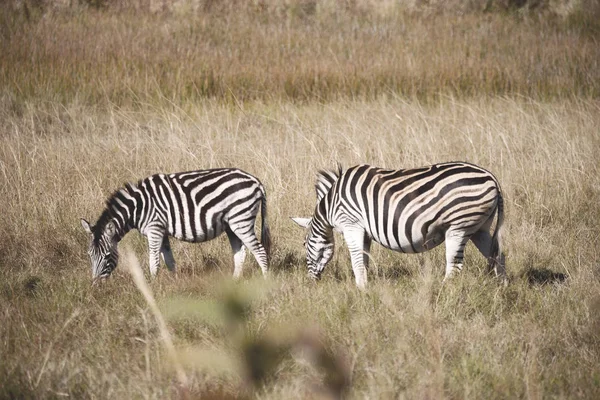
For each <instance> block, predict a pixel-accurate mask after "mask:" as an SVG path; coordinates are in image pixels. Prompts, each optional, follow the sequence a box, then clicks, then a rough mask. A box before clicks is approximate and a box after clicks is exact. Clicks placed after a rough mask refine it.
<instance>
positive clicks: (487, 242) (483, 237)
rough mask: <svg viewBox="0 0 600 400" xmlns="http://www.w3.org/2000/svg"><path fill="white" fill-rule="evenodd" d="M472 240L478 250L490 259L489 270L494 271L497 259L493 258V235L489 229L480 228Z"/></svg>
mask: <svg viewBox="0 0 600 400" xmlns="http://www.w3.org/2000/svg"><path fill="white" fill-rule="evenodd" d="M471 241H472V242H473V244H474V245H475V247H477V250H479V252H480V253H481V254H483V256H484V257H485V259H486V260H488V272H492V270H493V269H494V265H495V264H496V263H495V261H494V260H493V259H492V258H491V256H492V235H490V233H489V232H488V231H484V230H479V231H477V232H475V234H474V235H473V236H471Z"/></svg>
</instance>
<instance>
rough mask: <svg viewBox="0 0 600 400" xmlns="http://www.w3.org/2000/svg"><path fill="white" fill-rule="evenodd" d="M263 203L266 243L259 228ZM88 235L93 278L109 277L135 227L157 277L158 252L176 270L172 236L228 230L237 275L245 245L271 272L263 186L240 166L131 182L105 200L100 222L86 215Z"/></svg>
mask: <svg viewBox="0 0 600 400" xmlns="http://www.w3.org/2000/svg"><path fill="white" fill-rule="evenodd" d="M259 206H260V207H262V236H261V241H262V244H261V243H259V242H258V239H257V237H256V234H255V233H254V224H255V220H256V216H257V214H258V209H259ZM81 224H82V226H83V228H84V229H85V231H86V232H87V233H88V234H89V237H90V244H89V250H88V254H89V256H90V260H91V263H92V278H93V279H94V281H95V280H97V279H99V278H107V277H108V276H110V274H111V273H112V271H113V270H114V269H115V268H116V266H117V261H118V256H119V253H118V250H117V244H118V243H119V241H120V240H121V239H122V238H123V236H125V234H126V233H127V232H128V231H130V230H131V229H138V230H139V231H140V232H141V233H142V234H143V235H144V236H146V238H147V240H148V249H149V256H150V264H149V267H150V273H151V275H152V276H156V273H157V271H158V266H159V264H160V259H159V254H162V257H163V259H164V261H165V263H166V264H167V267H168V269H169V270H171V271H175V260H174V258H173V253H172V252H171V246H170V244H169V236H173V237H175V238H177V239H180V240H184V241H186V242H205V241H208V240H211V239H214V238H216V237H217V236H219V235H220V234H221V233H223V232H225V233H226V234H227V237H228V238H229V243H230V244H231V248H232V250H233V260H234V272H233V276H234V278H239V277H240V276H241V275H242V264H243V262H244V258H245V255H246V247H247V248H248V249H250V251H251V252H252V254H254V257H255V258H256V261H258V264H259V265H260V268H261V269H262V273H263V275H265V274H266V273H267V265H268V257H269V247H270V242H271V240H270V234H269V227H268V225H267V200H266V193H265V189H264V187H263V185H262V184H261V183H260V181H259V180H258V179H257V178H255V177H254V176H252V175H250V174H248V173H246V172H244V171H241V170H239V169H235V168H219V169H208V170H201V171H190V172H180V173H175V174H169V175H165V174H157V175H152V176H149V177H147V178H145V179H143V180H141V181H139V182H138V183H137V184H135V185H134V184H127V185H125V187H124V188H121V189H119V190H117V191H116V192H115V193H114V194H113V195H112V196H110V198H109V199H108V200H107V202H106V208H105V209H104V211H103V212H102V215H100V218H99V219H98V222H97V223H96V225H95V226H90V224H89V222H87V221H86V220H85V219H82V220H81Z"/></svg>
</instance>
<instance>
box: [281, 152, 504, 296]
mask: <svg viewBox="0 0 600 400" xmlns="http://www.w3.org/2000/svg"><path fill="white" fill-rule="evenodd" d="M316 192H317V206H316V208H315V211H314V214H313V216H312V218H292V219H293V220H294V221H295V222H296V223H297V224H298V225H300V226H302V227H305V228H307V236H306V240H305V247H306V260H307V265H308V272H309V275H310V276H311V277H312V278H314V279H318V278H319V277H320V275H321V273H322V272H323V269H324V268H325V265H326V264H327V263H328V262H329V260H330V259H331V257H332V256H333V250H334V243H333V231H334V230H336V231H338V232H341V233H342V234H343V236H344V239H345V241H346V244H347V245H348V249H349V250H350V257H351V261H352V269H353V271H354V276H355V279H356V285H357V286H358V287H359V288H364V287H365V286H366V283H367V274H366V270H367V267H368V263H369V251H370V247H371V242H372V240H374V241H376V242H377V243H379V244H381V245H383V246H384V247H387V248H388V249H392V250H396V251H400V252H403V253H421V252H424V251H427V250H431V249H433V248H434V247H436V246H437V245H439V244H440V243H442V242H444V240H445V241H446V274H445V277H444V280H445V279H447V278H448V277H450V276H451V275H452V274H454V273H456V272H460V270H461V269H462V266H463V252H464V248H465V246H466V244H467V242H468V241H469V239H471V241H473V243H474V244H475V246H476V247H477V248H478V249H479V251H480V252H481V253H482V254H483V255H484V257H486V258H487V259H488V268H489V269H490V270H492V269H493V270H494V272H495V273H496V275H497V276H501V277H502V278H503V279H504V280H505V275H506V274H505V268H504V256H503V254H502V253H501V243H500V236H501V233H502V222H503V219H504V211H503V200H502V194H501V191H500V185H499V184H498V181H497V180H496V178H495V177H494V176H493V175H492V174H491V173H490V172H488V171H486V170H485V169H483V168H481V167H478V166H476V165H473V164H469V163H465V162H449V163H443V164H435V165H430V166H426V167H422V168H416V169H401V170H388V169H382V168H377V167H372V166H370V165H358V166H355V167H352V168H349V169H348V170H346V171H342V169H341V168H339V169H338V171H319V173H318V175H317V183H316ZM496 212H497V214H498V219H497V223H496V228H495V231H494V234H493V236H492V235H490V228H491V225H492V221H493V220H494V215H495V213H496Z"/></svg>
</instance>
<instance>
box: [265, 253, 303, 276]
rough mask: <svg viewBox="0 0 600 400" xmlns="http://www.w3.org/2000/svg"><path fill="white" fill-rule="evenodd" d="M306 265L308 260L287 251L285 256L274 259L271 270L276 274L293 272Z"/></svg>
mask: <svg viewBox="0 0 600 400" xmlns="http://www.w3.org/2000/svg"><path fill="white" fill-rule="evenodd" d="M304 265H306V259H305V258H303V257H301V256H300V254H299V253H298V252H294V251H286V252H285V253H284V254H283V256H282V257H281V256H279V257H274V259H273V260H272V262H271V265H270V268H271V270H272V271H276V272H292V271H295V270H297V269H298V268H300V267H302V266H304Z"/></svg>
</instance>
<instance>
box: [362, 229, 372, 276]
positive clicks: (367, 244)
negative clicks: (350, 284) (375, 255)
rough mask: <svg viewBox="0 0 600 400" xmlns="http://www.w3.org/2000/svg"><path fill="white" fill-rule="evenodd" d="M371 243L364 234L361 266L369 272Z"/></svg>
mask: <svg viewBox="0 0 600 400" xmlns="http://www.w3.org/2000/svg"><path fill="white" fill-rule="evenodd" d="M371 242H372V239H371V238H370V237H369V235H367V234H366V233H365V237H364V239H363V265H364V266H365V270H369V256H370V255H371Z"/></svg>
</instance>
